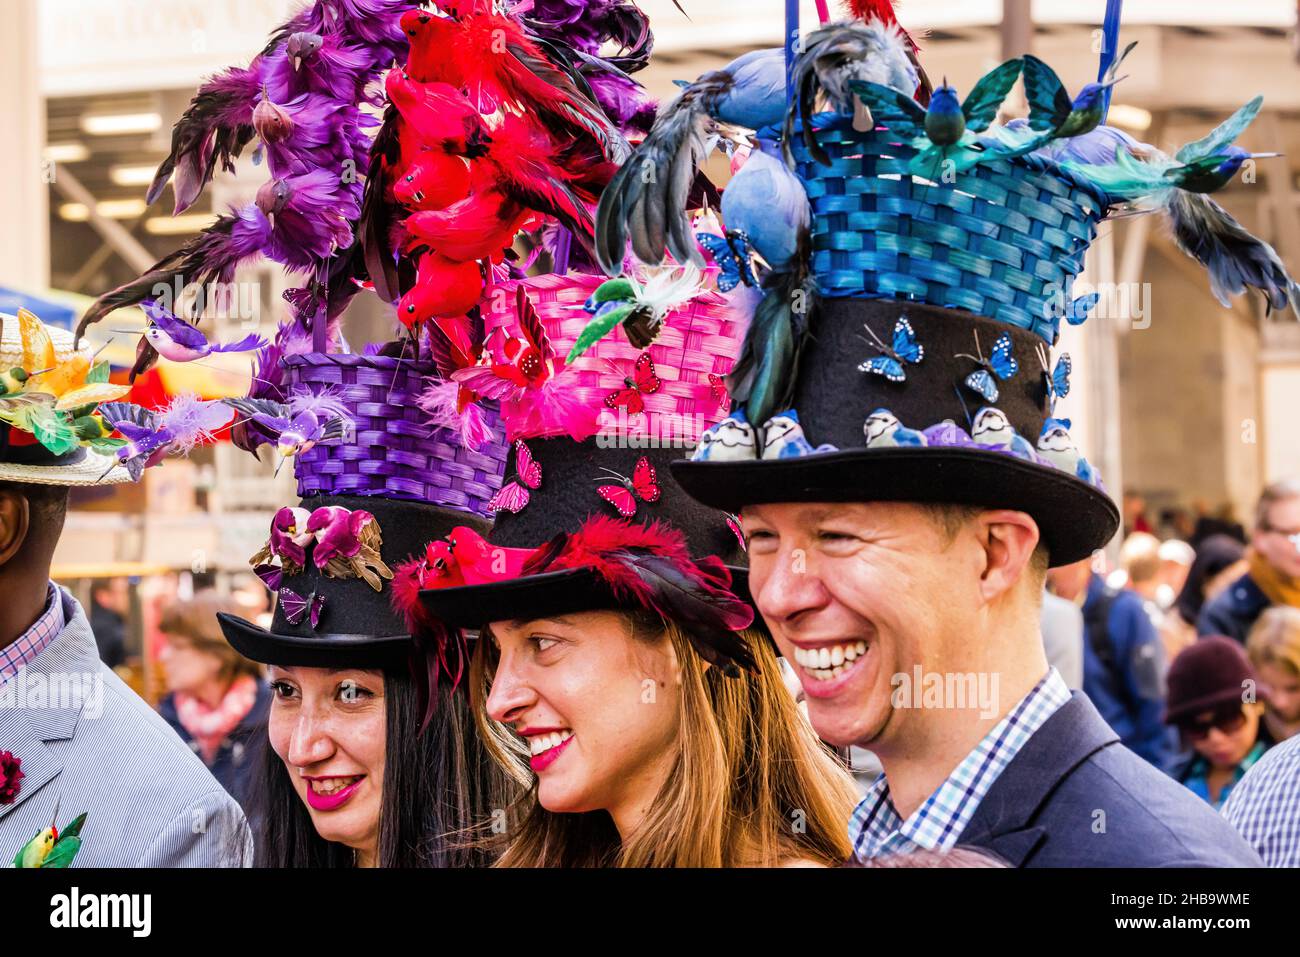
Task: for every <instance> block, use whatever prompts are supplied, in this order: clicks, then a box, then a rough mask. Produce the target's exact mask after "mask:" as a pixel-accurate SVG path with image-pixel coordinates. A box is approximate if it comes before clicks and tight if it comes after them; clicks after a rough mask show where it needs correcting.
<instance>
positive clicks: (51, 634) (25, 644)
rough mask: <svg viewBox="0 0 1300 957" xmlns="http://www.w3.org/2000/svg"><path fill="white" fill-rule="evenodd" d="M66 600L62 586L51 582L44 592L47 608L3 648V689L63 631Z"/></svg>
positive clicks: (0, 668) (0, 682)
mask: <svg viewBox="0 0 1300 957" xmlns="http://www.w3.org/2000/svg"><path fill="white" fill-rule="evenodd" d="M63 625H64V621H63V602H62V600H61V596H60V595H59V587H58V586H57V585H55V584H54V582H50V588H49V591H48V592H46V594H45V611H43V612H41V617H40V618H37V619H36V623H35V624H34V625H32V627H30V628H28V629H27V631H25V632H24V633H23V634H22V635H21V636H19V638H18V640H17V641H15V642H13V643H12V644H10V645H9V646H8V647H5V648H0V688H2V687H4V686H5V685H6V684H8V683H9V679H10V678H12V677H13V676H14V675H16V674H18V671H19V669H21V668H23V667H24V666H25V665H29V664H31V663H32V662H33V661H35V660H36V658H37V656H38V655H40V653H41V652H43V651H44V650H45V649H46V648H47V647H49V644H50V642H51V641H53V640H54V639H55V638H57V637H58V635H59V632H61V631H63Z"/></svg>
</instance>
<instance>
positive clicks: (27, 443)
mask: <svg viewBox="0 0 1300 957" xmlns="http://www.w3.org/2000/svg"><path fill="white" fill-rule="evenodd" d="M11 433H12V434H11ZM85 457H86V450H85V448H84V447H82V446H80V445H78V446H77V447H76V448H74V449H71V450H70V451H68V452H64V453H63V454H62V455H55V454H54V453H53V452H51V451H50V450H49V449H47V448H46V447H45V446H43V445H41V443H40V442H38V441H36V438H35V436H33V435H32V434H31V433H30V432H26V431H24V430H22V429H18V428H14V427H13V426H11V425H10V424H9V423H7V422H0V463H3V464H6V465H37V466H44V467H47V468H58V467H63V466H68V465H77V464H79V463H80V462H81V461H82V460H84V459H85Z"/></svg>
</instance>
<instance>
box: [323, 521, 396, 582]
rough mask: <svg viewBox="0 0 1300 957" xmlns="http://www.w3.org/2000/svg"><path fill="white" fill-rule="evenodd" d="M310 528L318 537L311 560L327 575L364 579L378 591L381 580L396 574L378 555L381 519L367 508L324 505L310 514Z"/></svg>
mask: <svg viewBox="0 0 1300 957" xmlns="http://www.w3.org/2000/svg"><path fill="white" fill-rule="evenodd" d="M307 531H308V532H310V533H311V535H312V537H313V538H315V540H316V545H315V547H314V548H313V549H312V555H311V560H312V563H313V564H314V565H315V566H316V567H317V568H319V569H321V570H322V571H324V572H325V573H326V574H327V575H330V576H332V577H334V578H361V579H363V580H364V581H365V582H366V584H368V585H369V586H370V587H371V588H373V589H374V590H375V591H379V590H380V589H382V588H383V581H382V579H385V578H392V577H393V572H392V570H391V569H390V568H389V567H388V566H387V565H386V564H384V560H383V558H381V557H380V554H379V548H380V546H381V545H383V537H382V535H381V534H380V531H379V522H377V521H376V520H375V516H374V515H372V514H371V513H370V512H367V511H366V510H365V509H360V508H359V509H356V510H353V509H348V508H343V507H342V506H340V505H327V506H323V507H321V508H318V509H316V511H314V512H312V513H311V518H310V519H308V521H307Z"/></svg>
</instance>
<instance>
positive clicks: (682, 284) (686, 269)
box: [564, 263, 701, 365]
mask: <svg viewBox="0 0 1300 957" xmlns="http://www.w3.org/2000/svg"><path fill="white" fill-rule="evenodd" d="M700 283H701V273H700V271H699V270H698V269H696V268H695V266H693V265H691V264H690V263H687V264H686V265H684V266H681V267H679V268H677V269H666V270H664V271H662V272H659V273H656V274H655V275H653V276H651V277H650V278H649V279H648V280H647V281H646V282H645V283H639V282H637V281H636V280H635V279H629V278H627V277H626V276H623V277H619V278H617V279H608V280H606V281H605V282H603V283H601V284H600V285H599V286H597V287H596V289H595V291H594V292H592V294H591V295H590V296H589V297H588V298H587V301H586V303H584V304H583V307H582V308H583V309H585V310H586V311H587V312H589V313H591V321H590V322H588V323H587V325H586V326H585V327H584V328H583V330H582V332H581V333H579V334H578V338H577V340H576V341H575V342H574V343H573V348H572V349H570V350H569V355H568V357H567V358H566V359H565V360H564V361H565V365H568V364H570V363H572V362H573V360H574V359H577V358H578V357H579V356H581V355H582V354H583V353H584V352H586V351H587V350H588V349H590V348H591V347H592V346H594V345H595V344H596V343H597V342H599V341H600V340H601V339H603V338H604V337H605V336H607V335H609V334H610V333H611V332H613V331H614V329H615V328H616V327H617V326H619V325H622V326H623V330H624V332H626V333H627V338H628V341H629V342H630V343H632V345H634V346H636V348H638V349H644V348H646V347H647V346H649V345H650V343H652V342H654V340H655V338H656V337H657V336H658V335H659V329H660V327H661V326H662V325H663V321H664V318H665V317H666V316H667V315H668V313H670V312H672V311H673V310H674V309H676V308H677V307H679V306H681V305H684V304H685V303H687V302H690V301H691V300H692V299H694V298H695V296H696V295H698V294H699V292H700V288H701V287H700Z"/></svg>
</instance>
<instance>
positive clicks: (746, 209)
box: [721, 137, 812, 272]
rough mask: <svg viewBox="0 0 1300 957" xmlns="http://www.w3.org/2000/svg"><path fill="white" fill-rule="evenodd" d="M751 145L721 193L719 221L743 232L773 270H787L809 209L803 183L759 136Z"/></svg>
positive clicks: (809, 217)
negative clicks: (740, 164) (752, 145)
mask: <svg viewBox="0 0 1300 957" xmlns="http://www.w3.org/2000/svg"><path fill="white" fill-rule="evenodd" d="M754 146H755V148H754V149H752V150H751V151H750V154H749V157H748V158H747V159H746V160H745V165H744V166H742V167H741V168H740V171H739V172H737V173H736V175H735V176H734V177H732V180H731V182H730V183H728V184H727V188H726V189H724V190H723V191H722V204H721V212H722V221H723V223H724V224H726V227H727V229H728V230H733V229H735V230H740V231H742V232H743V233H744V234H745V236H746V237H747V238H748V239H749V244H750V245H751V246H752V247H753V249H754V252H756V253H758V255H759V256H760V257H761V258H762V260H763V262H765V263H766V264H767V265H768V266H769V267H770V268H771V269H772V270H773V271H774V272H785V271H787V270H788V269H790V268H791V265H792V263H793V260H794V257H795V254H796V252H797V249H798V245H799V237H800V235H802V233H803V232H804V231H805V230H807V229H808V226H809V223H810V222H811V221H812V210H811V209H810V207H809V205H808V194H807V192H806V191H805V190H804V186H803V182H802V181H801V180H800V179H799V177H798V176H796V175H795V174H794V172H793V171H792V170H791V169H790V168H789V167H788V166H786V165H785V163H784V162H783V161H782V159H781V157H780V148H779V147H778V146H777V144H776V143H774V142H772V141H771V140H768V139H764V138H762V137H759V138H756V139H755V140H754Z"/></svg>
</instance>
